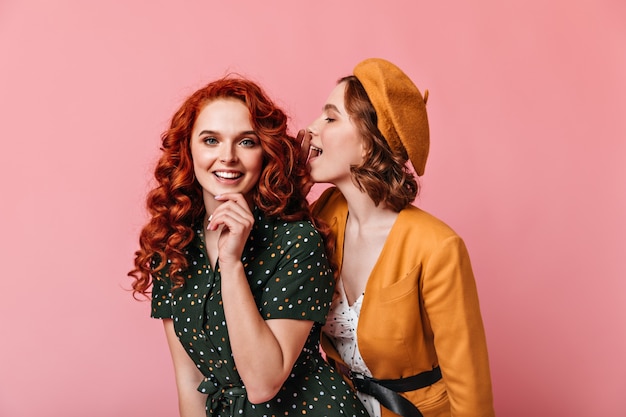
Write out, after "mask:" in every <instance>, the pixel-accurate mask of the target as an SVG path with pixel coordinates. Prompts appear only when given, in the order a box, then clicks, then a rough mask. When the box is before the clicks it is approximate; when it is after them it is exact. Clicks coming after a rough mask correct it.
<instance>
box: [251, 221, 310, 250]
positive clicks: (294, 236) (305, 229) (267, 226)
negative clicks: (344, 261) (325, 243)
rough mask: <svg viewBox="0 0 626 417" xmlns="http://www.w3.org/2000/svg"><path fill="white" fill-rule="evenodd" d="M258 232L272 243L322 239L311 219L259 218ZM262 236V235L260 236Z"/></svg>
mask: <svg viewBox="0 0 626 417" xmlns="http://www.w3.org/2000/svg"><path fill="white" fill-rule="evenodd" d="M256 230H257V234H258V235H262V236H263V240H268V241H269V242H270V243H271V242H273V243H276V242H286V243H289V244H290V243H291V242H292V241H295V240H300V239H304V240H305V241H310V240H314V241H316V242H317V240H321V237H320V236H319V234H318V231H317V229H316V228H315V226H313V223H311V221H309V220H296V221H285V220H282V219H280V218H274V219H269V218H265V217H259V218H257V228H256ZM259 237H260V236H259Z"/></svg>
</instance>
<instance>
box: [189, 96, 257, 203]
mask: <svg viewBox="0 0 626 417" xmlns="http://www.w3.org/2000/svg"><path fill="white" fill-rule="evenodd" d="M190 147H191V157H192V158H193V170H194V174H195V175H196V178H197V179H198V182H199V183H200V185H201V186H202V190H203V195H204V200H205V202H208V201H211V202H213V201H215V199H214V196H216V195H219V194H225V193H241V194H243V195H244V196H245V197H246V199H247V200H248V201H250V199H251V195H252V191H253V190H254V189H255V187H256V185H257V183H258V181H259V177H260V176H261V171H262V169H263V149H262V148H261V141H260V139H259V137H258V136H257V135H256V133H255V131H254V129H253V127H252V123H251V121H250V113H249V111H248V108H247V107H246V106H245V105H244V104H243V103H242V102H241V101H239V100H237V99H232V98H220V99H217V100H214V101H211V102H209V103H208V104H207V105H206V106H205V107H204V108H203V109H202V111H201V112H200V113H199V114H198V117H197V119H196V122H195V123H194V126H193V130H192V132H191V145H190Z"/></svg>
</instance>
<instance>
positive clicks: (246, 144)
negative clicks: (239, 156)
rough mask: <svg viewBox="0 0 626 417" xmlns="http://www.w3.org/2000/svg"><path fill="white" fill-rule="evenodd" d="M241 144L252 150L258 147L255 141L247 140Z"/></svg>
mask: <svg viewBox="0 0 626 417" xmlns="http://www.w3.org/2000/svg"><path fill="white" fill-rule="evenodd" d="M239 144H240V145H241V146H244V147H246V148H251V147H253V146H256V144H257V142H256V141H255V140H254V139H248V138H246V139H243V140H242V141H241V142H239Z"/></svg>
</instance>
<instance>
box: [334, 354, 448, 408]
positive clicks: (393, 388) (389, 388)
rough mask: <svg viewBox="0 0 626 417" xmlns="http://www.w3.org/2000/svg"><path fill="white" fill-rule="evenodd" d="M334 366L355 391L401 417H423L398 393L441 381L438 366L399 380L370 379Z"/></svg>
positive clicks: (336, 364) (337, 365)
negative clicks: (369, 397) (345, 377)
mask: <svg viewBox="0 0 626 417" xmlns="http://www.w3.org/2000/svg"><path fill="white" fill-rule="evenodd" d="M335 366H336V368H337V369H338V370H339V372H341V373H342V374H344V375H345V376H347V377H348V378H350V380H351V381H352V384H353V385H354V388H356V389H357V391H359V392H362V393H364V394H368V395H371V396H372V397H374V398H376V399H377V400H378V401H379V402H380V404H381V405H382V406H383V407H385V408H388V409H389V410H391V411H393V412H394V413H396V414H399V415H401V416H402V417H423V415H422V413H421V412H420V410H418V408H417V407H416V406H415V404H413V403H412V402H411V401H409V400H407V399H406V398H404V397H403V396H401V395H399V394H398V392H407V391H414V390H416V389H420V388H425V387H428V386H430V385H432V384H434V383H435V382H437V381H439V380H440V379H441V368H439V367H438V366H437V367H435V368H433V369H432V370H431V371H426V372H422V373H419V374H417V375H413V376H410V377H408V378H399V379H376V378H371V377H369V376H367V375H363V374H360V373H358V372H353V371H352V370H351V369H349V368H348V367H346V366H344V365H343V364H340V363H335Z"/></svg>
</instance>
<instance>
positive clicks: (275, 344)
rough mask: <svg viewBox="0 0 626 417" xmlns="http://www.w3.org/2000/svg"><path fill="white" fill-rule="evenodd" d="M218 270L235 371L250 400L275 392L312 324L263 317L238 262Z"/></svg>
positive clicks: (280, 385)
mask: <svg viewBox="0 0 626 417" xmlns="http://www.w3.org/2000/svg"><path fill="white" fill-rule="evenodd" d="M220 268H221V271H222V299H223V301H224V313H225V315H226V323H227V325H228V336H229V337H230V343H231V348H232V351H233V356H234V358H235V363H236V364H237V370H238V371H239V375H240V376H241V379H242V380H243V382H244V385H245V386H246V391H247V393H248V399H249V400H250V402H252V403H260V402H264V401H268V400H270V399H272V398H274V396H275V395H276V394H277V393H278V391H279V390H280V388H281V387H282V385H283V384H284V382H285V381H286V380H287V377H288V376H289V374H290V372H291V370H292V368H293V365H294V363H295V361H296V359H298V356H299V355H300V352H301V351H302V348H303V346H304V343H305V342H306V339H307V337H308V335H309V332H310V331H311V327H312V326H313V322H312V321H308V320H289V319H275V320H267V321H266V320H264V319H263V318H262V317H261V315H260V314H259V310H258V307H257V306H256V304H255V302H254V298H253V297H252V293H251V291H250V286H249V285H248V281H247V280H246V277H245V276H244V272H243V271H244V269H243V265H242V264H241V262H239V263H238V264H234V265H228V266H225V265H223V264H220Z"/></svg>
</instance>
